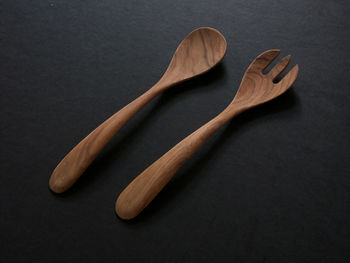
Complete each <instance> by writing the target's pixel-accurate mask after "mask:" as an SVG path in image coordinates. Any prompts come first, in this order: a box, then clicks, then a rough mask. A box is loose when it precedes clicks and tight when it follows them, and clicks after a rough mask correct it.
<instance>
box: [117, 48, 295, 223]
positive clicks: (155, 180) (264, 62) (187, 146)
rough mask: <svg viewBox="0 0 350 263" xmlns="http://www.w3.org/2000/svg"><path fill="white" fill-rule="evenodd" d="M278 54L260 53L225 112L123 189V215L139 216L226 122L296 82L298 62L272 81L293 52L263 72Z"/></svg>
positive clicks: (120, 202)
mask: <svg viewBox="0 0 350 263" xmlns="http://www.w3.org/2000/svg"><path fill="white" fill-rule="evenodd" d="M279 53H280V50H277V49H274V50H268V51H266V52H264V53H262V54H261V55H259V56H258V57H257V58H256V59H255V60H254V61H253V62H252V63H251V64H250V66H249V67H248V69H247V70H246V72H245V74H244V76H243V79H242V82H241V85H240V87H239V89H238V91H237V94H236V96H235V97H234V99H233V101H232V102H231V103H230V104H229V105H228V107H227V108H226V109H225V110H224V111H222V112H221V113H220V114H219V115H218V116H216V117H215V118H214V119H212V120H211V121H209V122H208V123H207V124H205V125H203V126H202V127H201V128H199V129H198V130H196V131H195V132H193V133H192V134H191V135H189V136H188V137H186V138H185V139H183V140H182V141H181V142H179V143H178V144H177V145H175V146H174V147H173V148H172V149H171V150H169V151H168V152H167V153H165V154H164V155H163V156H162V157H161V158H159V159H158V160H157V161H156V162H154V163H153V164H152V165H151V166H149V167H148V168H147V169H146V170H144V171H143V172H142V173H141V174H140V175H139V176H137V177H136V178H135V179H134V180H133V181H132V182H131V183H130V184H129V185H128V186H127V187H126V188H125V189H124V191H123V192H122V193H121V194H120V195H119V197H118V199H117V201H116V206H115V210H116V213H117V214H118V216H119V217H120V218H122V219H132V218H134V217H136V216H137V215H138V214H139V213H140V212H141V211H142V210H143V209H144V208H145V207H146V206H147V205H148V204H149V203H150V202H151V201H152V200H153V199H154V198H155V197H156V195H157V194H158V193H159V192H160V191H161V190H162V189H163V187H164V186H165V185H166V184H167V183H168V182H169V180H170V179H171V178H172V177H173V176H174V174H175V173H176V171H177V170H178V169H179V168H180V167H181V166H182V165H183V164H184V163H185V162H186V161H187V160H188V159H189V158H190V157H191V156H192V155H193V154H194V153H195V152H196V151H197V150H198V149H199V148H200V146H202V145H203V144H204V142H205V141H207V140H208V139H209V138H210V137H211V136H212V135H213V134H214V133H215V132H216V131H217V130H218V129H219V128H220V127H221V126H223V125H224V124H225V123H226V122H228V121H229V120H231V119H232V118H233V117H235V116H236V115H238V114H240V113H242V112H244V111H246V110H248V109H250V108H253V107H255V106H257V105H260V104H263V103H265V102H268V101H270V100H272V99H274V98H276V97H278V96H279V95H281V94H282V93H284V92H285V91H286V90H288V89H289V88H290V87H291V86H292V85H293V83H294V81H295V80H296V78H297V76H298V70H299V68H298V65H295V66H294V67H293V69H292V70H291V71H289V73H288V74H287V75H286V76H285V77H284V78H282V79H281V80H280V81H279V82H278V83H274V82H273V81H274V80H275V79H276V78H277V77H278V76H279V75H280V74H281V73H282V71H283V70H284V69H285V68H286V67H287V66H288V64H289V61H290V57H291V56H290V55H289V56H286V57H285V58H283V59H282V60H281V61H280V62H279V63H278V64H277V65H275V66H274V67H273V68H272V69H271V70H270V72H268V73H267V74H263V73H262V71H263V70H264V69H266V68H267V67H268V66H269V65H270V64H271V63H272V61H273V60H274V59H275V58H276V57H277V56H278V55H279Z"/></svg>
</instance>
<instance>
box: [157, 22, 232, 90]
mask: <svg viewBox="0 0 350 263" xmlns="http://www.w3.org/2000/svg"><path fill="white" fill-rule="evenodd" d="M226 47H227V43H226V40H225V38H224V36H223V35H222V34H221V33H220V32H219V31H218V30H216V29H214V28H210V27H201V28H199V29H196V30H194V31H192V32H191V33H190V34H189V35H188V36H187V37H186V38H185V39H184V40H183V41H182V42H181V43H180V45H179V46H178V48H177V49H176V51H175V53H174V55H173V58H172V60H171V62H170V64H169V67H168V69H167V70H166V71H165V73H164V75H163V77H162V78H161V80H160V81H159V83H161V84H163V85H164V84H166V86H169V85H170V84H171V83H172V84H177V83H180V82H182V81H185V80H188V79H190V78H193V77H195V76H198V75H201V74H203V73H205V72H207V71H208V70H210V69H211V68H213V67H214V66H216V65H217V64H218V63H219V62H220V61H221V60H222V59H223V57H224V56H225V53H226Z"/></svg>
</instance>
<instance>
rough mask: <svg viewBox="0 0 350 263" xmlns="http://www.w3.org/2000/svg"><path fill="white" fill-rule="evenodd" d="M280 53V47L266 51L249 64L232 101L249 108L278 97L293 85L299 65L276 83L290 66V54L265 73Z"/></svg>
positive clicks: (236, 104)
mask: <svg viewBox="0 0 350 263" xmlns="http://www.w3.org/2000/svg"><path fill="white" fill-rule="evenodd" d="M279 54H280V50H278V49H271V50H268V51H265V52H264V53H262V54H260V55H259V56H258V57H257V58H256V59H255V60H254V61H253V62H252V63H251V64H250V65H249V67H248V69H247V70H246V72H245V73H244V76H243V79H242V82H241V85H240V87H239V89H238V91H237V94H236V96H235V98H234V99H233V101H232V104H233V105H235V106H240V107H242V109H249V108H252V107H254V106H257V105H260V104H262V103H265V102H267V101H270V100H272V99H274V98H276V97H278V96H279V95H281V94H282V93H284V92H285V91H286V90H288V89H289V88H290V87H291V86H292V85H293V83H294V82H295V80H296V78H297V76H298V70H299V67H298V65H295V66H294V67H293V68H292V69H291V70H290V71H289V72H288V74H286V75H285V76H284V77H283V78H282V79H281V80H280V81H279V82H277V83H274V80H275V79H276V78H277V77H278V76H279V75H280V74H281V73H282V72H283V70H285V68H286V67H287V66H288V64H289V62H290V57H291V56H290V55H288V56H286V57H284V58H283V59H282V60H281V61H280V62H279V63H277V64H276V65H275V66H274V67H273V68H272V69H271V70H270V71H269V72H268V73H266V74H264V73H263V70H264V69H266V68H267V67H268V66H269V65H270V64H271V63H272V61H273V60H274V59H275V58H276V57H277V56H278V55H279Z"/></svg>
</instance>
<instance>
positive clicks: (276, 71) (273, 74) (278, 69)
mask: <svg viewBox="0 0 350 263" xmlns="http://www.w3.org/2000/svg"><path fill="white" fill-rule="evenodd" d="M290 57H291V55H288V56H286V57H284V58H283V59H282V60H281V61H280V62H278V64H276V65H275V66H274V67H273V68H272V69H271V70H270V72H269V73H267V76H269V77H270V78H272V80H274V79H276V78H277V77H278V76H279V75H280V74H281V73H282V72H283V70H285V69H286V67H287V66H288V64H289V62H290Z"/></svg>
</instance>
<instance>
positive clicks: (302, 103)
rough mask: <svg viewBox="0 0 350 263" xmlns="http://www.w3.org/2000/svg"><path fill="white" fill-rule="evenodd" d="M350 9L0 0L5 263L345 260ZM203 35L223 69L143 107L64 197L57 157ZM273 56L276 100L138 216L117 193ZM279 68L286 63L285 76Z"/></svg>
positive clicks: (217, 143)
mask: <svg viewBox="0 0 350 263" xmlns="http://www.w3.org/2000/svg"><path fill="white" fill-rule="evenodd" d="M349 7H350V5H349V1H301V0H298V1H243V0H242V1H209V0H198V1H181V2H180V1H170V0H168V1H164V0H163V1H160V0H158V1H155V0H153V1H152V0H151V1H134V0H128V1H116V0H101V1H92V0H88V1H67V0H60V1H51V2H50V1H17V0H16V1H15V0H5V1H1V2H0V22H1V24H0V41H1V42H0V88H1V97H0V98H1V111H0V118H1V134H0V138H1V144H0V145H1V170H0V171H1V175H0V178H1V182H0V195H1V198H0V200H1V201H0V202H1V215H0V224H1V225H0V226H1V228H0V233H1V234H0V235H1V239H0V242H1V243H0V249H1V254H0V261H1V262H112V261H113V262H349V258H350V164H349V163H350V155H349V149H350V117H349V114H350V106H349V96H350V75H349V68H350V63H349V61H350V60H349V59H350V52H349V48H350V38H349V36H350V32H349V26H350V19H349V14H350V8H349ZM200 26H210V27H214V28H217V29H218V30H220V31H221V32H222V33H223V35H224V36H225V37H226V39H227V43H228V50H227V54H226V57H225V58H224V60H223V62H222V63H221V64H220V65H219V66H218V67H217V68H215V70H213V71H211V72H209V73H208V74H206V75H204V76H202V77H200V78H198V79H196V80H193V81H189V82H186V83H184V84H182V85H180V86H176V87H173V88H172V89H171V90H169V91H167V92H165V93H164V94H163V95H161V96H160V97H158V98H156V99H155V100H154V101H153V102H152V103H150V104H149V105H147V107H145V108H144V109H143V110H142V111H141V112H140V113H139V114H138V115H137V116H136V117H135V118H134V119H133V120H132V121H131V122H129V123H128V124H127V125H126V126H125V127H124V128H123V129H122V130H121V131H120V133H119V134H118V135H117V136H116V137H115V138H114V139H113V141H112V142H111V143H110V144H109V146H108V147H107V149H106V150H105V151H103V153H102V154H101V155H100V156H99V157H98V159H97V160H96V161H95V162H94V164H93V165H92V166H91V167H90V168H89V169H88V170H87V172H86V173H85V174H84V175H83V177H82V178H81V179H80V180H79V181H78V183H77V184H76V185H75V186H74V187H73V188H72V189H71V190H70V191H69V192H67V193H66V194H64V195H54V194H52V193H51V192H50V191H49V189H48V186H47V185H48V179H49V176H50V174H51V172H52V171H53V169H54V168H55V166H56V165H57V164H58V162H59V161H60V160H61V158H62V157H63V156H64V155H65V154H66V153H67V152H68V151H69V150H70V149H71V148H72V147H73V146H74V145H75V144H76V143H78V142H79V141H80V140H81V139H82V138H83V137H85V136H86V135H87V134H88V133H89V132H90V131H91V130H92V129H94V128H95V127H96V126H97V125H98V124H100V123H101V122H102V121H104V120H105V119H106V118H107V117H109V116H110V115H111V114H112V113H114V112H115V111H117V110H118V109H120V108H121V107H123V106H124V105H126V104H127V103H129V102H130V101H131V100H133V99H134V98H136V97H137V96H139V95H140V94H142V93H143V92H144V91H146V90H147V89H148V88H149V87H151V86H152V85H153V84H154V83H155V82H156V81H157V80H158V79H159V78H160V76H161V75H162V74H163V72H164V70H165V69H166V67H167V65H168V63H169V61H170V58H171V56H172V54H173V52H174V51H175V49H176V47H177V45H178V44H179V43H180V41H181V40H182V39H183V38H184V37H185V36H186V35H187V34H188V33H189V32H191V31H192V30H194V29H195V28H197V27H200ZM271 48H279V49H281V50H282V54H281V56H280V57H279V58H282V56H284V55H287V54H292V65H294V64H296V63H298V64H299V66H300V73H299V77H298V79H297V81H296V83H295V85H294V87H293V89H292V91H289V92H287V93H286V94H285V95H283V96H282V97H281V98H279V99H277V100H275V101H273V102H271V103H269V104H267V105H264V106H261V107H259V108H256V109H254V110H251V111H250V112H247V113H245V114H243V115H241V116H240V117H238V118H236V119H234V121H232V122H231V123H230V124H228V125H227V126H225V127H224V128H223V129H222V130H220V132H218V133H217V134H216V135H215V136H214V137H213V138H212V139H211V140H210V141H209V142H208V143H207V144H206V145H205V146H204V147H203V148H201V149H200V151H199V152H198V153H197V154H196V155H195V156H194V157H193V158H192V159H191V160H190V161H189V162H187V163H186V165H185V166H184V167H183V168H182V169H181V170H180V171H179V172H178V173H177V175H176V177H175V178H174V179H173V180H172V181H171V183H170V184H169V185H168V186H167V187H166V188H165V189H164V191H163V192H162V193H161V194H160V195H159V196H158V197H157V198H156V199H155V200H154V202H152V204H151V205H150V206H149V207H148V208H147V209H146V210H145V211H144V212H143V213H142V215H140V216H139V217H138V218H137V219H135V220H133V221H131V222H124V221H122V220H120V219H118V218H117V217H116V215H115V213H114V202H115V200H116V198H117V196H118V194H119V193H120V192H121V191H122V190H123V188H124V187H125V186H126V185H127V184H128V183H129V182H130V181H131V180H132V179H133V178H134V177H135V176H137V175H138V174H139V173H140V172H142V171H143V170H144V169H145V168H146V167H147V166H148V165H150V164H151V163H152V162H153V161H155V160H156V159H158V158H159V157H160V156H161V155H162V154H163V153H165V152H166V151H167V150H169V149H170V148H171V147H172V146H174V145H175V144H176V143H177V142H179V141H180V140H181V139H183V138H184V137H185V136H187V135H188V134H190V133H191V132H192V131H194V130H195V129H197V128H199V127H200V126H201V125H203V124H204V123H206V122H207V121H208V120H210V119H211V118H212V117H214V116H215V115H216V114H218V113H219V112H220V111H221V110H222V109H224V108H225V107H226V105H227V104H228V103H229V102H230V101H231V99H232V98H233V97H234V95H235V92H236V91H237V88H238V86H239V84H240V81H241V78H242V76H243V73H244V71H245V69H246V68H247V66H248V65H249V64H250V62H251V61H252V60H253V59H254V58H255V57H256V56H257V55H258V54H260V53H261V52H263V51H265V50H267V49H271ZM290 68H291V67H289V69H290Z"/></svg>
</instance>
